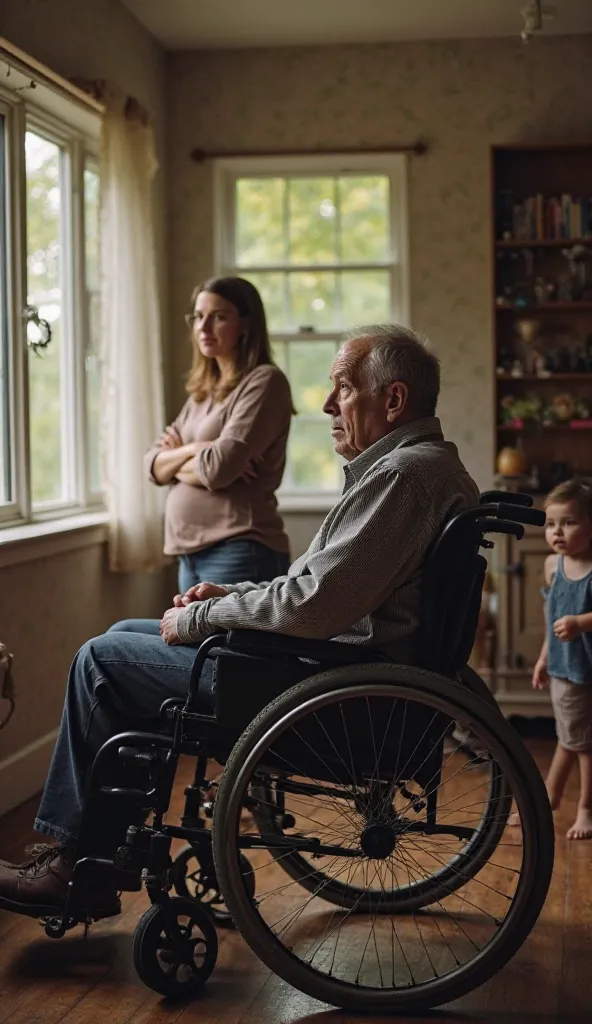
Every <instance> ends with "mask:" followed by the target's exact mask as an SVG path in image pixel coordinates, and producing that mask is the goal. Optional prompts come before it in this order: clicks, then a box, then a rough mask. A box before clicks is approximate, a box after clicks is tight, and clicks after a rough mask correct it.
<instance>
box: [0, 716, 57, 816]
mask: <svg viewBox="0 0 592 1024" xmlns="http://www.w3.org/2000/svg"><path fill="white" fill-rule="evenodd" d="M57 734H58V730H57V729H52V730H51V731H50V732H46V733H45V735H44V736H40V737H39V739H36V740H34V741H33V743H28V744H27V746H26V747H23V748H22V749H21V750H17V751H16V753H14V754H11V755H10V756H9V757H6V758H4V760H3V761H0V815H2V814H7V813H8V811H12V810H14V808H15V807H18V806H19V804H24V803H25V801H26V800H29V799H30V798H31V797H32V796H35V793H39V791H40V790H41V789H43V785H44V783H45V779H46V778H47V769H48V767H49V762H50V759H51V755H52V752H53V748H54V746H55V741H56V736H57Z"/></svg>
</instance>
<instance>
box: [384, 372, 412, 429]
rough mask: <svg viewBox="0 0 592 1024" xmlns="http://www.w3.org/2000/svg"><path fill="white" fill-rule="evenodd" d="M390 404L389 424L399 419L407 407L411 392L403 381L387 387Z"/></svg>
mask: <svg viewBox="0 0 592 1024" xmlns="http://www.w3.org/2000/svg"><path fill="white" fill-rule="evenodd" d="M387 393H388V396H389V397H388V402H387V407H386V416H387V419H388V421H389V423H392V422H393V421H394V420H396V419H398V418H399V416H400V415H401V413H402V412H403V410H404V408H405V406H406V405H407V398H408V395H409V390H408V388H407V385H406V384H404V383H403V381H401V380H396V381H394V382H393V383H392V384H389V385H388V387H387Z"/></svg>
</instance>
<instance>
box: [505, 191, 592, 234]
mask: <svg viewBox="0 0 592 1024" xmlns="http://www.w3.org/2000/svg"><path fill="white" fill-rule="evenodd" d="M496 206H497V209H496V237H497V239H498V240H499V241H509V242H512V241H513V242H530V241H532V242H544V241H561V240H563V239H565V241H566V242H569V241H570V240H573V239H580V238H582V239H583V238H590V239H591V240H592V195H591V196H572V195H569V194H568V193H566V192H565V193H563V194H561V195H557V196H544V195H543V194H542V193H541V192H537V193H536V194H535V195H532V196H528V197H527V198H526V199H524V200H523V201H522V202H516V201H515V197H514V194H513V193H512V192H510V191H509V190H505V191H502V192H500V193H499V194H498V196H497V203H496Z"/></svg>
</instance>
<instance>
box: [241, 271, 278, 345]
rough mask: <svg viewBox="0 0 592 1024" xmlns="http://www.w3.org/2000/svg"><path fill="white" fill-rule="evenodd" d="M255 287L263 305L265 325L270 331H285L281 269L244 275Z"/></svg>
mask: <svg viewBox="0 0 592 1024" xmlns="http://www.w3.org/2000/svg"><path fill="white" fill-rule="evenodd" d="M244 276H245V277H246V278H247V279H248V280H249V281H250V282H251V284H254V285H255V288H257V289H258V290H259V294H260V296H261V299H262V301H263V305H264V306H265V316H266V318H267V327H268V329H269V330H270V331H280V332H281V331H285V330H286V324H287V317H286V275H285V274H284V273H282V271H279V272H276V273H269V274H268V273H259V274H256V273H251V272H250V271H249V272H247V273H246V274H245V275H244Z"/></svg>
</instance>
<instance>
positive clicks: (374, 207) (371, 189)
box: [338, 176, 389, 263]
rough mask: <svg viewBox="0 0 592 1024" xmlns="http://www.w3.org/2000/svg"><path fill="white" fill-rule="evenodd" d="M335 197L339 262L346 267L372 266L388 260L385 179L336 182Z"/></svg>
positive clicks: (387, 183)
mask: <svg viewBox="0 0 592 1024" xmlns="http://www.w3.org/2000/svg"><path fill="white" fill-rule="evenodd" d="M338 195H339V209H340V216H341V258H342V259H343V260H344V261H345V262H347V263H372V262H374V261H375V260H376V261H381V260H386V259H388V258H389V180H388V178H387V177H385V176H380V177H363V178H357V177H355V178H354V177H349V176H348V177H343V178H340V179H339V193H338Z"/></svg>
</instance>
